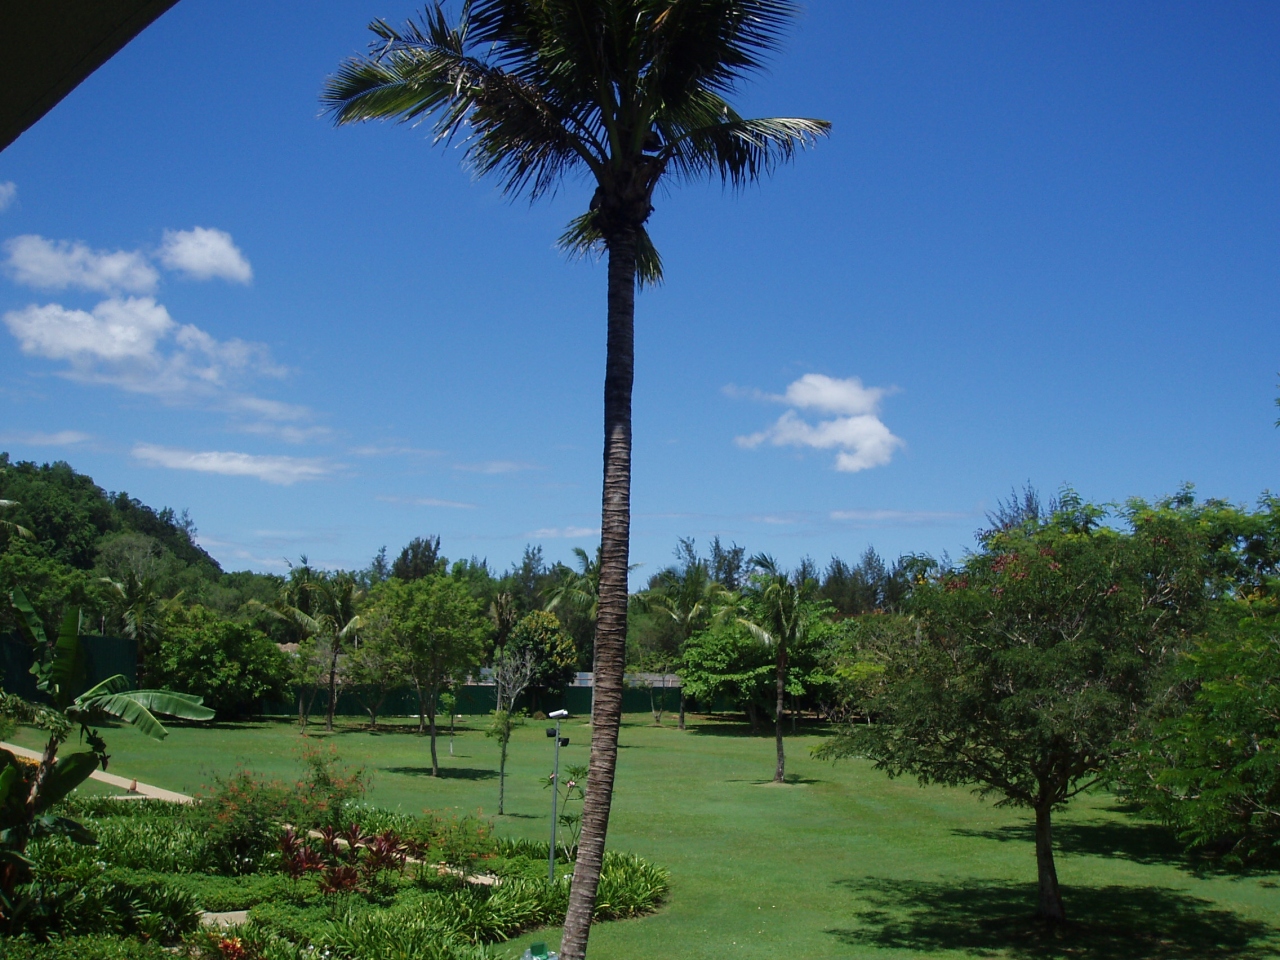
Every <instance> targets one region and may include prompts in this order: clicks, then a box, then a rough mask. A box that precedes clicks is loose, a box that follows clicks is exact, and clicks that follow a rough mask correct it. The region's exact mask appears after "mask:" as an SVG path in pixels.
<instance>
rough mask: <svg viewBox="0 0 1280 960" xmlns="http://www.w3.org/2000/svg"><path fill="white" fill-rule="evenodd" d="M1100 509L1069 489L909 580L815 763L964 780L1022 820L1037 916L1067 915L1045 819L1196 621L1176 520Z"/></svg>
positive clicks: (1198, 571)
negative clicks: (880, 669) (894, 639)
mask: <svg viewBox="0 0 1280 960" xmlns="http://www.w3.org/2000/svg"><path fill="white" fill-rule="evenodd" d="M1105 515H1106V514H1105V511H1103V510H1101V509H1099V508H1096V507H1092V506H1089V505H1086V504H1083V503H1081V502H1080V501H1079V499H1078V498H1076V497H1075V496H1074V495H1072V494H1068V495H1066V496H1065V497H1064V498H1063V504H1062V509H1060V510H1059V511H1058V512H1057V513H1055V514H1053V516H1052V517H1051V518H1049V519H1048V520H1044V519H1040V518H1037V517H1027V518H1026V519H1025V520H1024V521H1022V522H1020V523H1018V524H1016V525H1010V526H1008V527H1006V528H1003V529H998V530H995V531H993V532H991V533H990V534H988V535H987V536H986V538H985V539H984V541H983V542H982V549H981V550H980V552H978V553H976V554H974V555H973V556H971V557H970V558H969V559H968V560H966V561H965V563H964V564H963V565H961V566H960V567H959V568H957V569H938V568H935V569H934V570H933V571H932V573H931V575H929V576H927V577H922V578H921V579H920V580H919V581H918V582H917V583H915V585H914V586H913V589H912V595H911V600H910V604H909V609H910V612H911V614H912V615H913V617H914V624H915V627H916V631H915V634H914V636H913V637H912V638H911V640H910V642H909V643H906V644H904V645H902V646H901V647H898V648H897V649H891V650H889V651H887V654H888V656H887V661H886V662H885V664H884V667H885V672H884V675H883V679H882V680H880V681H879V682H877V683H876V684H875V685H874V689H873V693H872V694H871V695H870V696H869V697H868V699H867V701H866V703H865V704H864V705H863V713H864V714H866V715H874V716H875V717H877V718H878V722H876V723H871V724H855V725H852V726H849V727H847V728H845V730H844V731H843V733H842V734H841V735H840V736H838V737H836V738H833V739H831V740H829V741H827V743H826V744H824V745H823V747H821V748H820V749H819V751H818V753H819V755H820V756H827V757H832V758H835V757H842V756H867V757H870V758H871V759H872V760H874V761H875V763H876V765H877V767H878V768H880V769H882V770H885V771H886V772H888V773H889V775H890V776H899V775H903V774H912V775H914V776H916V777H917V778H918V779H919V780H920V782H921V783H922V784H924V783H942V784H953V785H957V784H971V785H973V786H974V788H975V789H976V790H977V791H978V792H980V793H982V794H994V795H996V796H998V797H999V798H1000V803H1002V804H1010V805H1013V806H1020V807H1026V808H1029V809H1031V810H1033V811H1034V813H1035V825H1036V830H1035V836H1036V860H1037V865H1038V873H1039V886H1040V898H1039V907H1038V913H1039V915H1040V916H1041V917H1043V918H1045V919H1047V920H1051V921H1062V920H1063V919H1064V917H1065V914H1064V912H1063V907H1062V896H1061V892H1060V891H1059V888H1058V880H1057V873H1056V870H1055V868H1054V862H1053V838H1052V822H1051V815H1052V812H1053V810H1054V809H1057V808H1060V807H1061V806H1063V805H1064V804H1066V803H1067V801H1069V800H1070V799H1071V798H1072V797H1074V796H1075V795H1076V794H1078V793H1080V792H1081V791H1082V790H1085V789H1087V788H1088V787H1089V786H1090V785H1091V784H1093V783H1095V782H1096V781H1097V780H1098V778H1099V776H1100V775H1101V774H1102V772H1103V771H1104V770H1105V769H1106V768H1107V766H1108V764H1110V763H1111V762H1112V761H1113V760H1114V759H1115V757H1116V756H1117V754H1118V753H1119V752H1120V750H1121V748H1119V747H1118V746H1117V744H1118V743H1119V742H1120V740H1121V738H1123V737H1125V736H1127V735H1128V734H1129V733H1130V732H1131V731H1132V730H1133V728H1134V727H1135V725H1136V722H1137V719H1138V717H1139V716H1140V714H1141V711H1142V710H1143V708H1144V707H1145V706H1146V704H1147V702H1148V700H1149V698H1150V697H1151V696H1152V693H1153V691H1155V690H1157V689H1158V679H1159V677H1160V675H1161V671H1162V669H1163V668H1164V665H1165V663H1166V661H1167V660H1168V658H1169V657H1170V656H1171V655H1172V653H1173V652H1174V651H1176V650H1178V649H1180V648H1181V647H1182V646H1184V645H1185V643H1186V638H1187V637H1188V635H1189V634H1191V633H1192V632H1193V631H1195V630H1197V629H1198V628H1199V627H1200V625H1201V615H1202V610H1203V591H1204V565H1203V561H1202V554H1201V543H1200V541H1199V540H1198V539H1197V538H1195V537H1192V536H1188V535H1187V528H1186V526H1185V525H1184V524H1179V523H1176V522H1161V521H1160V520H1159V519H1158V518H1153V517H1150V516H1136V515H1129V516H1128V517H1127V519H1128V520H1129V530H1128V531H1119V530H1115V529H1112V528H1110V527H1106V526H1102V525H1101V521H1102V520H1103V519H1104V517H1105Z"/></svg>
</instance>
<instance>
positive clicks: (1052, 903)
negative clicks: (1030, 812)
mask: <svg viewBox="0 0 1280 960" xmlns="http://www.w3.org/2000/svg"><path fill="white" fill-rule="evenodd" d="M1052 809H1053V805H1052V804H1049V803H1045V804H1042V805H1041V806H1038V807H1036V867H1037V868H1038V870H1039V874H1040V905H1039V906H1038V907H1037V908H1036V916H1037V917H1039V918H1040V919H1042V920H1049V921H1052V922H1053V923H1063V922H1064V921H1065V920H1066V919H1067V914H1066V911H1064V910H1063V909H1062V891H1061V890H1059V889H1058V871H1057V870H1056V869H1054V866H1053V827H1052V824H1051V823H1050V820H1049V815H1050V811H1051V810H1052Z"/></svg>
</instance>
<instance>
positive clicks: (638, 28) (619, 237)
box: [322, 0, 829, 960]
mask: <svg viewBox="0 0 1280 960" xmlns="http://www.w3.org/2000/svg"><path fill="white" fill-rule="evenodd" d="M795 11H796V7H795V5H794V4H793V3H791V2H790V0H703V2H699V3H697V4H673V3H672V2H671V0H539V2H536V3H534V2H531V0H464V2H463V3H462V6H461V12H460V14H459V16H458V18H457V20H456V21H455V22H454V23H453V24H451V23H450V22H449V20H448V19H447V18H446V15H445V12H444V9H443V7H442V6H441V5H440V4H439V3H436V4H434V5H432V6H430V7H428V9H427V11H426V13H425V15H424V16H423V19H422V21H421V22H420V23H410V24H407V25H406V27H405V28H404V29H403V30H396V29H394V28H392V27H391V26H389V25H388V24H387V23H385V22H384V21H381V20H379V21H375V22H374V23H373V24H371V25H370V29H371V30H372V31H373V32H374V34H375V35H376V37H377V40H376V41H375V42H374V46H373V52H372V54H371V55H370V56H366V57H356V58H353V59H350V60H348V61H346V62H345V63H344V64H342V65H341V67H340V68H339V70H338V72H337V74H336V75H334V76H333V77H331V78H330V79H329V81H328V82H327V83H326V85H325V89H324V92H323V94H322V99H323V102H324V103H325V105H326V106H328V107H329V108H330V109H331V110H332V111H333V115H334V118H335V120H336V122H337V123H339V124H346V123H353V122H358V121H364V120H374V119H388V118H396V119H400V120H408V121H421V120H424V119H427V118H428V117H432V116H434V117H435V118H436V122H435V129H436V135H437V136H436V139H437V142H445V141H449V140H451V139H452V138H453V137H454V136H455V135H456V134H458V133H460V132H462V131H464V130H465V131H466V135H467V140H466V145H467V157H468V159H469V160H470V161H471V162H472V164H473V165H474V166H475V168H476V170H477V171H478V172H479V173H481V174H486V173H491V174H494V175H497V176H498V177H500V178H501V179H502V180H503V183H504V187H505V189H506V190H507V191H508V192H509V193H513V194H515V193H528V194H529V195H530V196H531V197H535V198H536V197H539V196H542V195H545V194H548V193H551V192H553V191H554V190H555V188H556V187H557V186H558V185H559V184H560V183H561V182H562V181H563V180H564V178H565V177H566V176H570V175H574V174H576V173H579V172H584V173H587V174H589V175H590V177H591V178H592V179H593V180H594V182H595V186H596V190H595V195H594V196H593V197H592V199H591V202H590V204H589V206H588V209H587V210H586V212H585V213H583V214H582V215H581V216H580V217H578V218H576V219H575V220H574V221H573V222H572V223H571V224H570V225H569V228H568V230H567V231H566V233H565V234H564V236H563V237H562V243H563V245H564V246H565V247H566V248H568V249H570V250H574V251H578V252H582V253H586V252H589V251H593V250H600V249H603V250H604V251H606V252H607V254H608V259H609V267H608V275H609V276H608V318H609V319H608V327H609V334H608V347H607V356H606V360H605V390H604V434H605V444H604V446H605V456H604V464H605V467H604V494H603V509H602V514H603V516H602V522H601V529H602V539H601V554H600V557H601V561H600V579H599V594H598V596H599V604H598V605H599V614H598V618H597V628H596V649H595V698H594V706H593V726H592V731H593V732H592V764H591V778H590V780H589V784H590V790H589V793H588V796H587V800H586V803H585V806H584V812H583V842H582V846H583V850H582V854H581V855H580V856H579V858H578V863H577V869H576V872H575V877H574V884H573V893H572V899H571V903H570V908H569V915H568V919H567V921H566V924H565V938H564V940H563V942H562V944H561V950H562V955H563V956H564V957H565V958H566V960H581V958H582V957H583V956H584V955H585V953H586V943H587V937H588V933H589V930H590V923H591V916H592V905H593V904H594V902H595V895H596V886H597V884H598V883H599V878H600V865H601V862H602V858H603V856H604V842H605V833H606V830H607V826H608V819H609V809H610V805H611V800H612V793H613V779H614V770H615V766H616V759H617V734H618V726H619V723H620V720H621V715H622V690H623V671H624V668H625V659H626V637H627V568H628V551H629V540H630V519H631V510H630V487H631V388H632V381H633V379H634V370H635V358H634V320H635V292H636V286H637V281H638V280H639V281H640V282H655V281H657V280H658V279H659V278H660V276H661V270H662V268H661V260H660V258H659V256H658V253H657V249H656V248H655V247H654V244H653V242H652V240H651V239H650V237H649V234H648V232H647V231H646V229H645V223H646V221H647V220H648V219H649V216H650V214H651V213H652V211H653V203H652V201H653V196H654V192H655V191H656V190H657V188H658V185H659V183H660V182H663V181H664V178H665V179H666V180H668V181H669V180H672V179H675V180H692V179H702V178H705V177H708V176H710V177H719V178H720V179H722V180H723V181H724V182H726V183H729V184H732V185H734V186H741V185H744V184H746V183H750V182H753V181H755V180H758V179H760V178H761V177H762V176H763V175H764V174H765V173H767V172H768V171H769V170H770V169H772V168H773V167H774V166H775V165H776V164H777V163H778V162H780V161H783V160H786V159H789V158H790V157H791V156H792V155H793V154H794V153H795V152H796V150H797V149H798V148H800V147H802V146H804V145H806V144H807V143H809V142H811V141H812V140H813V139H815V138H817V137H819V136H822V135H825V134H826V133H827V132H828V130H829V124H827V123H826V122H825V121H820V120H807V119H795V118H772V119H757V120H749V119H745V118H743V117H741V116H739V115H738V113H737V112H736V111H735V110H734V109H733V107H732V106H730V104H729V103H728V101H727V100H726V99H725V95H726V94H729V93H730V92H732V91H733V90H734V89H735V88H736V86H737V84H738V83H739V82H740V81H741V80H742V79H743V78H744V77H745V76H747V75H748V74H750V73H753V72H755V71H756V70H758V69H760V67H761V66H762V63H763V57H764V56H765V55H766V54H767V53H768V52H769V51H771V50H773V49H775V48H776V46H777V44H778V41H779V39H780V36H781V34H782V31H783V30H784V29H785V27H786V26H787V24H788V23H789V22H790V21H791V19H792V18H793V17H794V15H795Z"/></svg>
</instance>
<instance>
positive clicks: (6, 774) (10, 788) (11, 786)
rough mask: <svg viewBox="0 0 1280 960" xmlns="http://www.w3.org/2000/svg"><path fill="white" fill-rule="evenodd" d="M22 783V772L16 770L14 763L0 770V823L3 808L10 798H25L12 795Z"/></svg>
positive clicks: (7, 804) (16, 766) (1, 821)
mask: <svg viewBox="0 0 1280 960" xmlns="http://www.w3.org/2000/svg"><path fill="white" fill-rule="evenodd" d="M22 783H23V779H22V773H21V771H19V770H18V765H17V764H16V763H15V764H13V765H12V766H8V767H5V768H4V769H3V770H0V823H3V817H4V809H5V807H6V806H9V805H10V804H9V801H10V800H11V799H17V800H23V799H25V798H24V797H14V796H13V794H14V791H15V790H16V789H18V788H20V786H21V784H22Z"/></svg>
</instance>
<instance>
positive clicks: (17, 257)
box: [4, 234, 160, 293]
mask: <svg viewBox="0 0 1280 960" xmlns="http://www.w3.org/2000/svg"><path fill="white" fill-rule="evenodd" d="M4 250H5V253H7V254H8V258H7V259H6V260H5V267H6V268H7V269H8V272H9V275H10V276H11V277H13V279H14V280H15V281H17V282H18V283H21V284H24V285H25V286H28V287H39V288H41V289H45V290H64V289H66V288H67V287H75V288H78V289H81V290H91V291H93V292H95V293H150V292H151V291H153V290H154V289H155V288H156V283H157V282H158V281H159V280H160V275H159V274H158V273H157V272H156V268H155V267H153V266H151V264H150V263H148V262H147V258H146V257H144V256H143V255H142V254H141V253H139V252H138V251H136V250H111V251H107V250H91V249H90V248H89V247H87V246H86V245H85V244H83V243H80V242H79V241H76V242H75V243H68V242H67V241H66V240H46V239H45V238H44V237H38V236H36V235H35V234H24V235H23V236H20V237H13V238H12V239H9V240H6V241H5V244H4Z"/></svg>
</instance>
